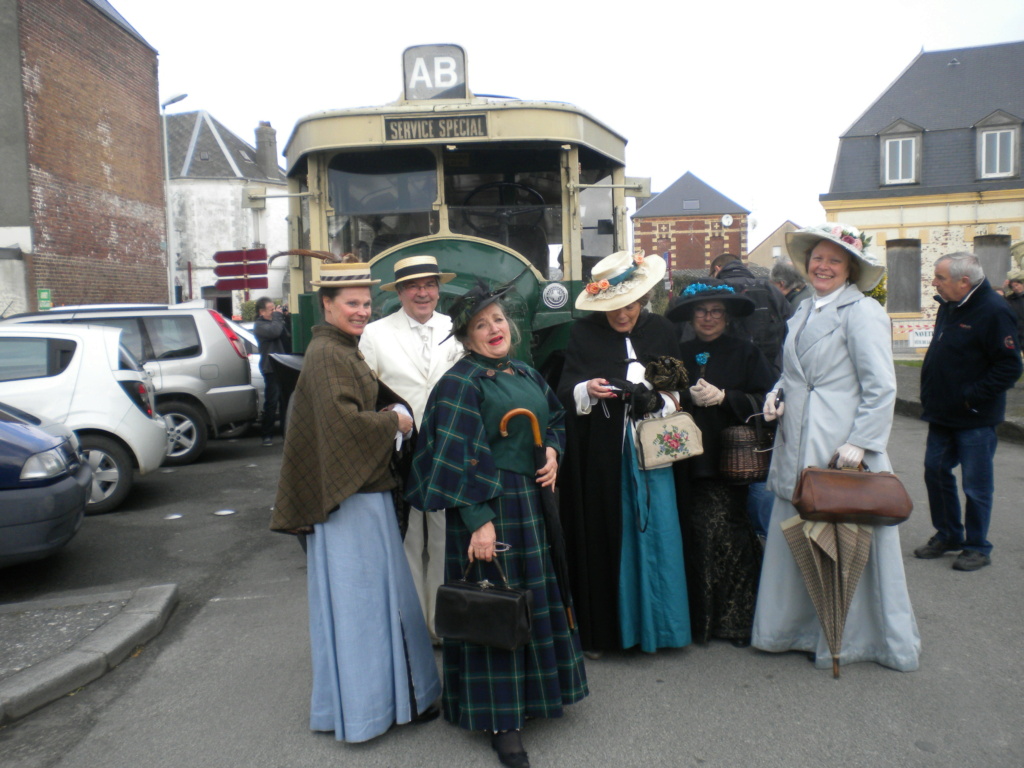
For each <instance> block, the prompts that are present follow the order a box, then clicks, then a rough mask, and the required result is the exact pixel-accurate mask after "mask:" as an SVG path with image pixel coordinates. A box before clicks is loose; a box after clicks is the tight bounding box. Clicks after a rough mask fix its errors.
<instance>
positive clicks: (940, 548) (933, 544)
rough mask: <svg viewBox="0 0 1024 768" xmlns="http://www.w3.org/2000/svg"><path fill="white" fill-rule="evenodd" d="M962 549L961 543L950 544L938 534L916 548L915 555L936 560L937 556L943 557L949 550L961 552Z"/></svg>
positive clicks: (923, 558)
mask: <svg viewBox="0 0 1024 768" xmlns="http://www.w3.org/2000/svg"><path fill="white" fill-rule="evenodd" d="M961 549H963V547H962V546H960V545H959V544H950V543H949V542H948V541H943V540H942V539H940V538H939V537H938V536H932V537H931V538H930V539H928V543H927V544H925V545H924V546H923V547H918V548H917V549H915V550H914V557H919V558H921V559H922V560H934V559H935V558H937V557H942V556H943V555H944V554H946V553H947V552H959V551H960V550H961Z"/></svg>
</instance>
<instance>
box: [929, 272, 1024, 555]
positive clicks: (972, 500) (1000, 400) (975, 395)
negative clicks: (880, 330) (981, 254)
mask: <svg viewBox="0 0 1024 768" xmlns="http://www.w3.org/2000/svg"><path fill="white" fill-rule="evenodd" d="M932 285H933V286H934V287H935V290H936V292H937V293H938V296H936V297H935V298H936V300H937V301H939V302H940V306H939V312H938V314H937V315H936V317H935V332H934V334H933V335H932V341H931V344H930V345H929V346H928V351H927V352H926V353H925V356H924V364H923V365H922V366H921V407H922V409H923V412H922V414H921V418H922V419H923V420H924V421H927V422H928V441H927V443H926V445H925V453H924V484H925V487H926V488H927V490H928V507H929V509H930V510H931V515H932V525H933V526H934V527H935V535H934V536H932V537H931V538H930V539H929V540H928V542H927V543H926V544H924V545H923V546H920V547H918V548H917V549H915V550H914V555H915V557H919V558H923V559H925V560H932V559H935V558H939V557H942V556H943V555H944V554H945V553H947V552H960V554H959V555H957V557H956V559H955V560H954V561H953V568H954V569H956V570H958V571H976V570H978V569H979V568H984V567H985V566H987V565H989V564H990V563H991V562H992V558H991V552H992V544H991V543H990V542H989V541H988V527H989V522H990V521H991V518H992V496H993V493H994V491H995V478H994V472H993V460H994V458H995V454H996V443H997V442H998V438H997V437H996V426H997V425H998V424H1000V423H1001V422H1002V421H1003V419H1004V418H1005V416H1006V390H1008V389H1009V388H1010V387H1012V386H1013V385H1014V383H1015V382H1016V381H1017V379H1018V378H1020V374H1021V357H1020V342H1019V339H1018V337H1017V318H1016V317H1014V314H1013V311H1012V310H1011V309H1010V307H1009V305H1008V304H1007V302H1006V301H1005V300H1004V299H1003V298H1001V297H1000V296H999V295H997V294H996V293H995V292H994V291H993V290H992V287H991V285H989V282H988V280H986V279H985V273H984V272H983V271H982V268H981V264H980V263H979V262H978V259H977V257H975V256H974V255H973V254H970V253H966V252H960V253H951V254H949V255H948V256H943V257H942V258H940V259H939V260H938V261H936V262H935V279H934V280H932ZM957 464H959V465H960V473H961V475H962V479H963V486H964V495H965V496H966V497H967V508H966V516H965V517H962V516H961V511H960V495H959V493H958V492H957V487H956V477H954V475H953V469H954V468H955V467H956V466H957Z"/></svg>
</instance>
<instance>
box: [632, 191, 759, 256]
mask: <svg viewBox="0 0 1024 768" xmlns="http://www.w3.org/2000/svg"><path fill="white" fill-rule="evenodd" d="M749 214H750V211H748V210H747V209H746V208H743V207H742V206H740V205H737V204H736V203H734V202H733V201H732V200H730V199H729V198H727V197H726V196H725V195H723V194H722V193H721V192H718V191H717V190H715V189H713V188H712V187H710V186H709V185H707V184H706V183H705V182H703V181H701V180H700V179H698V178H697V177H696V176H694V175H693V174H692V173H690V172H689V171H687V172H686V173H685V174H683V175H682V176H681V177H679V178H678V179H676V180H675V181H674V182H672V184H671V185H670V186H669V187H668V189H666V190H665V191H664V192H661V193H660V194H658V195H656V196H655V197H652V198H651V199H650V200H648V201H647V202H646V203H644V205H642V206H641V207H640V208H639V210H637V212H636V213H634V214H633V217H632V219H633V247H634V248H640V249H643V251H644V252H646V253H648V254H651V253H660V254H662V255H664V254H666V253H667V254H668V259H669V264H668V267H669V271H670V272H671V271H672V270H679V269H704V270H705V271H706V269H707V267H708V266H709V265H710V264H711V262H712V261H713V260H714V258H715V257H716V256H718V255H719V254H721V253H725V252H726V251H728V252H729V253H734V254H736V255H737V256H740V257H744V256H746V253H747V216H748V215H749Z"/></svg>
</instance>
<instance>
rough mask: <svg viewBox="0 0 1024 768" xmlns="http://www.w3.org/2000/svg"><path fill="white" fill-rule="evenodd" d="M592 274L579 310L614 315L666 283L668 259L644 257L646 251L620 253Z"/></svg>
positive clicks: (608, 259)
mask: <svg viewBox="0 0 1024 768" xmlns="http://www.w3.org/2000/svg"><path fill="white" fill-rule="evenodd" d="M590 275H591V278H592V279H593V282H591V283H587V285H586V287H585V288H584V289H583V292H582V293H580V295H579V296H577V297H576V309H586V310H591V311H594V312H611V311H612V310H615V309H622V308H623V307H625V306H628V305H630V304H632V303H633V302H634V301H636V300H637V299H640V298H642V297H643V296H644V295H645V294H646V293H647V292H648V291H649V290H651V289H652V288H653V287H654V286H656V285H657V284H658V283H660V282H661V281H662V280H664V279H665V260H664V259H663V258H662V257H661V256H652V257H651V258H649V259H647V258H644V254H643V251H639V252H637V253H630V252H629V251H617V252H615V253H613V254H612V255H611V256H605V257H604V258H603V259H601V260H600V261H599V262H597V264H595V265H594V268H593V269H592V270H591V271H590Z"/></svg>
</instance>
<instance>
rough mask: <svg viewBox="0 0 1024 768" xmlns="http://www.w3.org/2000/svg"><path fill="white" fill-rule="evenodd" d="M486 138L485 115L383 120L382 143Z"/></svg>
mask: <svg viewBox="0 0 1024 768" xmlns="http://www.w3.org/2000/svg"><path fill="white" fill-rule="evenodd" d="M481 138H487V115H457V116H456V115H446V116H443V117H391V118H385V119H384V141H415V140H416V139H424V140H427V141H429V140H431V139H433V140H435V141H438V140H441V141H447V140H451V139H481Z"/></svg>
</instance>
